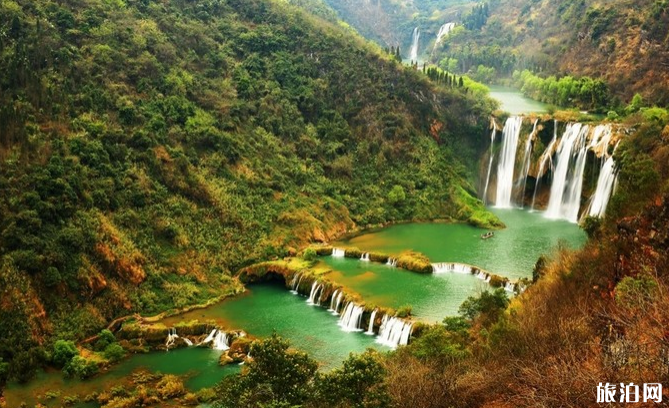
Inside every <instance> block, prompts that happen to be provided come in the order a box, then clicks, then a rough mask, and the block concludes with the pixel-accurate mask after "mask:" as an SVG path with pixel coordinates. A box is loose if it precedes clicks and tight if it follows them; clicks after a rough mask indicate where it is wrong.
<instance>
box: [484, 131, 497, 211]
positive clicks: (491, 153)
mask: <svg viewBox="0 0 669 408" xmlns="http://www.w3.org/2000/svg"><path fill="white" fill-rule="evenodd" d="M496 134H497V125H496V124H495V120H494V119H493V120H492V134H491V135H490V160H489V161H488V175H487V176H486V178H485V188H484V189H483V204H488V186H489V185H490V173H491V172H492V161H493V156H494V154H493V147H494V146H495V135H496Z"/></svg>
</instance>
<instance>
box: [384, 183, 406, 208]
mask: <svg viewBox="0 0 669 408" xmlns="http://www.w3.org/2000/svg"><path fill="white" fill-rule="evenodd" d="M404 200H406V193H405V192H404V188H403V187H402V186H399V185H394V186H393V188H392V189H391V190H390V192H389V193H388V202H389V203H390V204H392V205H398V204H401V203H402V202H404Z"/></svg>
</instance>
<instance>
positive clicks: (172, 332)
mask: <svg viewBox="0 0 669 408" xmlns="http://www.w3.org/2000/svg"><path fill="white" fill-rule="evenodd" d="M178 338H179V335H177V329H175V328H170V329H168V330H167V340H166V341H165V347H166V348H168V349H169V348H170V347H171V346H173V345H174V342H175V341H176V340H177V339H178Z"/></svg>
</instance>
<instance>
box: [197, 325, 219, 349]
mask: <svg viewBox="0 0 669 408" xmlns="http://www.w3.org/2000/svg"><path fill="white" fill-rule="evenodd" d="M216 332H218V329H214V330H212V331H211V333H209V335H208V336H207V337H206V338H205V339H204V340H202V341H201V342H200V343H199V344H198V346H199V345H201V344H207V343H209V342H210V341H213V340H214V336H216Z"/></svg>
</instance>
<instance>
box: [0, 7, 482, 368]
mask: <svg viewBox="0 0 669 408" xmlns="http://www.w3.org/2000/svg"><path fill="white" fill-rule="evenodd" d="M302 3H304V2H302ZM321 14H322V15H323V13H321ZM323 16H324V17H326V18H328V17H327V16H325V15H323ZM328 20H330V21H331V20H332V19H331V18H328ZM0 27H1V28H2V30H1V31H2V32H3V33H4V34H3V35H2V36H0V61H1V62H2V66H3V67H6V69H4V70H3V71H2V73H1V74H0V84H1V85H0V86H1V87H2V89H3V92H2V93H1V94H0V135H1V136H0V160H1V161H2V166H0V186H2V189H3V191H4V192H6V194H3V195H2V196H1V197H0V214H1V215H2V216H1V217H0V292H1V294H2V299H3V308H1V309H0V331H2V332H3V333H6V334H7V335H6V336H3V337H2V339H0V357H2V358H3V361H5V362H6V363H8V364H9V367H8V369H7V372H8V376H9V377H11V378H14V379H20V380H25V379H28V378H30V377H31V376H32V374H33V372H34V369H35V368H36V367H39V366H40V365H43V364H44V363H45V362H46V361H48V356H47V355H46V354H45V352H44V351H45V348H47V349H48V348H50V346H51V345H52V344H53V342H55V341H56V340H67V341H78V340H82V339H84V338H86V337H90V336H92V335H94V334H95V333H98V332H99V330H100V329H101V328H103V327H105V326H106V324H107V323H108V322H109V321H110V320H112V319H113V318H116V317H119V316H122V315H128V314H132V313H134V312H140V313H144V314H157V313H159V312H162V311H165V310H170V309H176V308H182V307H186V306H188V305H193V304H201V303H206V302H207V301H208V300H210V299H212V298H218V297H220V296H224V295H228V294H232V293H235V292H236V291H237V289H238V287H239V284H238V282H236V280H235V278H234V277H232V275H233V273H234V272H235V271H237V270H238V269H239V268H241V267H244V266H246V265H249V264H252V263H254V262H257V261H261V260H267V259H272V258H275V257H281V256H285V255H287V254H289V253H291V252H292V251H297V250H299V248H301V247H303V246H304V245H306V244H308V243H309V242H311V241H314V240H318V241H326V240H330V239H332V238H334V237H336V236H337V235H339V234H341V233H342V232H344V231H345V230H346V228H349V227H351V226H353V225H354V224H357V225H368V224H379V223H384V222H388V221H397V220H407V219H433V218H453V219H458V220H465V219H466V218H467V217H468V216H469V215H468V214H469V213H468V214H462V213H461V212H460V209H461V208H460V204H458V201H456V198H455V197H454V196H453V191H460V190H456V189H458V188H460V186H463V187H464V191H468V192H471V191H474V190H473V188H472V187H471V186H472V185H473V181H474V178H473V174H475V173H474V172H473V171H472V170H473V169H474V168H475V166H476V159H477V157H478V153H479V151H480V150H481V149H483V148H485V146H483V141H481V140H479V138H476V137H473V135H477V134H480V132H481V131H482V129H484V128H485V126H486V124H487V115H488V114H489V110H490V109H489V107H488V106H487V105H486V103H485V102H482V101H478V100H477V99H476V98H475V97H474V96H472V95H471V94H468V93H467V91H466V90H464V89H460V88H453V89H450V88H448V89H447V88H446V87H439V86H437V85H435V84H433V83H430V81H429V80H428V79H427V78H425V77H424V76H423V75H422V74H420V73H419V72H415V71H413V70H411V69H408V68H405V67H402V66H401V65H399V64H397V62H396V61H394V59H393V58H388V57H387V56H386V55H385V54H384V53H383V51H382V50H380V49H379V48H377V47H374V46H372V45H370V44H367V43H365V42H364V41H362V40H361V39H360V38H359V37H356V36H354V35H351V34H350V30H347V29H342V28H341V27H340V26H339V24H335V23H331V22H328V21H324V20H322V19H319V18H316V17H313V16H309V15H306V14H305V13H303V12H300V11H299V10H298V9H296V8H295V7H293V6H290V5H288V4H285V3H284V2H272V1H265V0H256V1H250V2H249V1H237V0H234V1H227V2H223V1H218V0H209V1H205V2H198V3H197V4H196V3H188V2H181V1H169V2H165V3H161V4H158V3H152V2H145V1H137V0H128V1H124V2H100V1H96V0H84V1H82V2H79V3H76V4H75V3H62V2H60V3H58V2H53V1H49V0H40V1H27V0H3V1H2V2H0ZM462 118H467V120H462ZM467 194H470V193H467ZM461 198H462V197H458V200H460V199H461ZM469 198H470V199H472V200H473V198H472V197H469ZM471 210H472V211H481V212H483V211H484V209H483V206H482V205H481V204H478V205H477V206H476V207H472V208H471ZM463 217H464V218H463ZM493 221H494V219H493ZM296 248H297V249H296ZM9 328H11V330H9ZM104 342H105V340H104V339H101V343H100V344H99V345H94V348H95V349H96V350H97V351H99V352H104V350H105V349H106V348H107V346H108V344H107V345H104V344H103V343H104ZM107 342H108V343H109V341H107ZM77 364H78V365H77V367H79V366H82V367H84V366H85V364H84V362H83V360H81V359H79V360H77ZM84 368H86V367H84ZM72 371H73V373H74V374H75V375H79V374H80V373H83V374H88V373H87V370H86V369H82V370H79V369H78V368H77V369H76V370H75V369H74V368H73V369H72Z"/></svg>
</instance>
